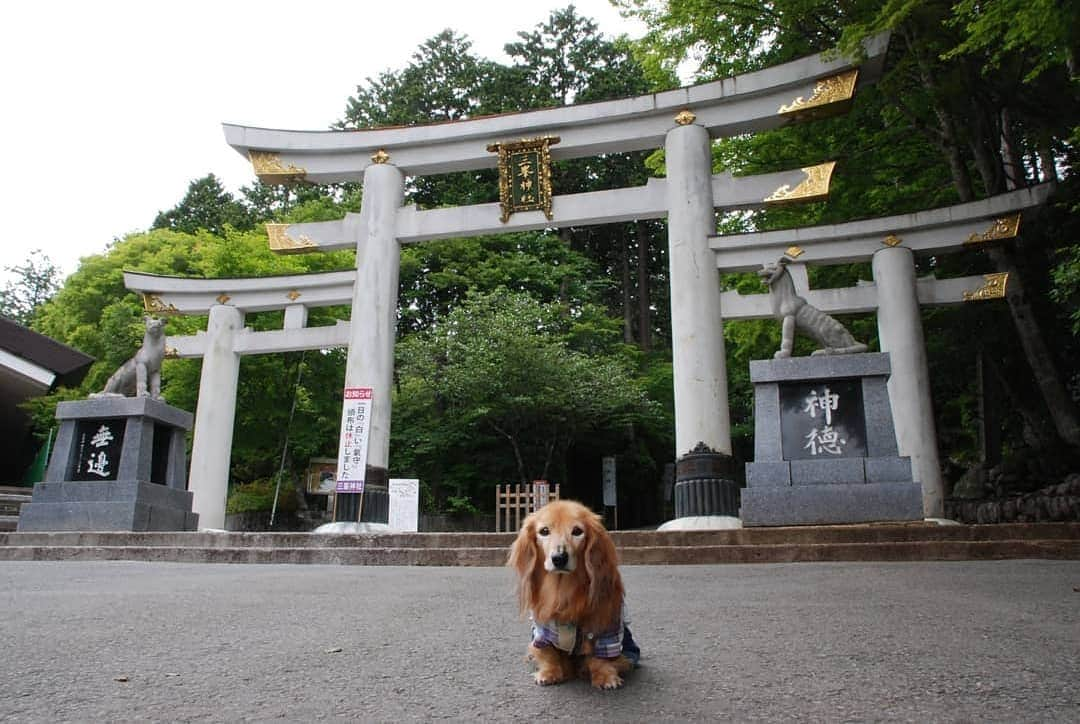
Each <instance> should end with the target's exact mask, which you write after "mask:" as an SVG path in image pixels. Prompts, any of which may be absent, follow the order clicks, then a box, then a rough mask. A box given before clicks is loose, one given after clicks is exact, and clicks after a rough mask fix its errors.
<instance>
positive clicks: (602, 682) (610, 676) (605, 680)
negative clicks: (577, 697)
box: [592, 671, 623, 689]
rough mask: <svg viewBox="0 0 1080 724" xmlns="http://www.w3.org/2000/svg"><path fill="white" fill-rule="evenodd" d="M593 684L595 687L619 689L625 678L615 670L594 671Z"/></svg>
mask: <svg viewBox="0 0 1080 724" xmlns="http://www.w3.org/2000/svg"><path fill="white" fill-rule="evenodd" d="M592 685H593V688H594V689H618V688H619V687H621V686H622V685H623V679H622V677H621V676H619V675H618V674H616V673H615V672H614V671H608V672H602V673H594V674H593V675H592Z"/></svg>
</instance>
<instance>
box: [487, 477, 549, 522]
mask: <svg viewBox="0 0 1080 724" xmlns="http://www.w3.org/2000/svg"><path fill="white" fill-rule="evenodd" d="M558 499H559V483H555V485H551V484H550V483H547V482H545V481H542V480H536V481H533V482H532V483H526V484H525V485H522V484H521V483H515V484H513V485H509V484H508V485H496V486H495V532H496V533H502V532H504V531H510V532H513V531H517V530H519V529H520V528H521V521H523V520H525V517H526V516H527V515H528V514H529V513H531V512H533V511H534V510H536V509H537V508H542V507H544V506H545V505H547V504H548V503H549V502H551V501H552V500H558Z"/></svg>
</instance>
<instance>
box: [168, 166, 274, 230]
mask: <svg viewBox="0 0 1080 724" xmlns="http://www.w3.org/2000/svg"><path fill="white" fill-rule="evenodd" d="M254 225H255V220H254V218H253V216H252V214H251V212H250V211H249V209H248V208H247V207H246V206H245V205H244V204H243V203H241V202H239V201H237V200H236V199H234V198H233V195H232V194H230V193H229V192H228V191H226V190H225V187H223V186H222V185H221V182H220V181H218V179H217V177H216V176H214V174H212V173H211V174H207V175H206V176H203V177H202V178H200V179H196V180H194V181H192V182H191V183H190V184H189V185H188V190H187V193H186V194H184V198H183V199H181V200H180V203H178V204H177V205H176V206H174V207H173V208H171V209H169V210H168V211H161V212H159V213H158V215H157V217H156V218H155V219H154V223H153V224H152V225H151V228H153V229H171V230H172V231H182V232H185V233H187V234H194V233H195V232H197V231H198V230H199V229H206V230H207V231H209V232H210V233H211V234H216V235H218V236H221V235H223V234H224V233H225V229H226V227H232V228H233V229H238V230H241V231H243V230H247V229H251V228H253V227H254Z"/></svg>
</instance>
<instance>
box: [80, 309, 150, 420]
mask: <svg viewBox="0 0 1080 724" xmlns="http://www.w3.org/2000/svg"><path fill="white" fill-rule="evenodd" d="M163 359H165V320H164V319H154V318H153V317H146V334H144V335H143V342H142V346H141V347H139V351H138V352H136V353H135V356H134V357H132V358H131V359H129V360H128V361H127V362H125V363H124V364H122V365H120V369H118V370H116V372H114V373H113V375H112V377H110V378H109V381H108V382H106V383H105V389H104V390H102V391H101V392H96V393H93V394H91V395H90V397H94V398H97V397H151V398H153V399H155V400H160V399H162V398H161V361H162V360H163Z"/></svg>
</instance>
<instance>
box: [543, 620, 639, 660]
mask: <svg viewBox="0 0 1080 724" xmlns="http://www.w3.org/2000/svg"><path fill="white" fill-rule="evenodd" d="M529 620H530V621H532V643H533V646H535V647H536V648H538V649H544V648H547V647H549V646H554V647H555V648H557V649H558V650H559V651H563V652H565V653H567V654H570V655H574V654H580V653H581V652H582V648H583V645H584V644H585V643H586V642H589V643H591V644H592V655H593V656H595V657H597V658H600V659H615V658H618V657H619V656H620V655H622V656H625V657H626V658H627V659H629V660H630V662H631V663H632V664H634V665H635V666H637V663H638V660H640V659H641V649H640V648H639V647H638V645H637V643H636V642H635V641H634V637H633V636H631V635H630V629H629V628H628V627H627V625H626V624H627V623H629V621H628V620H627V618H626V610H625V608H624V609H623V616H622V618H621V619H620V620H619V621H616V623H615V625H614V626H612V627H611V628H610V629H608V630H607V631H601V632H600V633H594V632H592V631H582V630H581V629H580V628H578V626H577V625H576V624H572V623H559V622H558V621H544V622H538V621H537V620H536V619H534V618H533V617H532V614H531V613H530V614H529ZM624 622H625V623H624Z"/></svg>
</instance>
